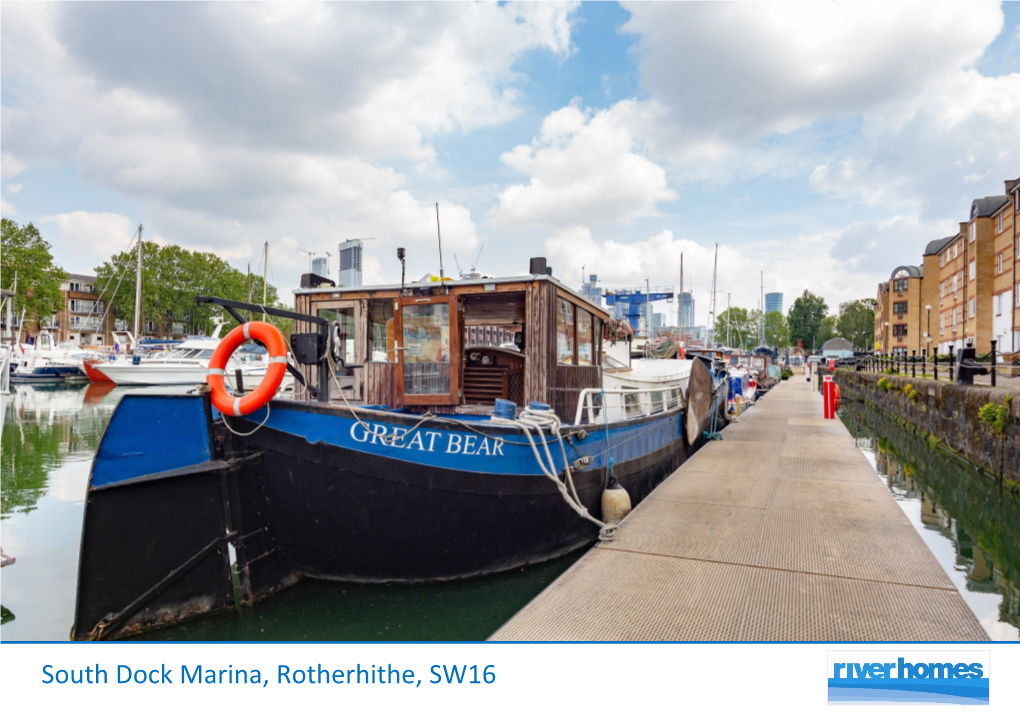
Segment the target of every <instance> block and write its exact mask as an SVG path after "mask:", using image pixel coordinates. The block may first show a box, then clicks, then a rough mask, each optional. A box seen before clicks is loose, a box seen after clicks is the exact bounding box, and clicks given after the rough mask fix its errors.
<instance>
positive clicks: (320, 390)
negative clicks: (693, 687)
mask: <svg viewBox="0 0 1020 727" xmlns="http://www.w3.org/2000/svg"><path fill="white" fill-rule="evenodd" d="M195 303H197V304H198V305H205V304H208V305H218V306H222V307H223V308H224V309H225V310H226V311H227V313H229V314H230V315H231V316H233V317H234V320H236V321H237V322H238V323H247V322H248V321H247V320H245V318H244V317H243V316H242V315H241V314H240V313H238V312H237V311H238V309H240V310H246V311H250V312H252V313H265V314H266V315H270V316H277V317H279V318H289V319H291V320H292V321H302V322H304V323H313V324H315V325H316V326H318V327H319V330H318V336H317V339H318V340H317V341H316V344H317V346H316V347H317V349H318V350H320V351H325V350H326V344H327V342H328V341H329V321H327V320H326V319H325V318H322V317H320V316H310V315H306V314H304V313H295V312H294V311H292V310H282V309H280V308H269V307H268V306H264V305H261V304H259V303H242V302H241V301H238V300H227V299H226V298H217V297H216V296H214V295H196V296H195ZM300 335H313V334H292V338H293V336H300ZM291 348H294V343H293V341H292V342H291ZM300 363H308V362H306V361H301V362H300ZM315 365H317V366H318V367H319V381H320V382H323V381H325V382H328V381H329V379H330V374H329V364H328V363H327V362H326V359H325V357H318V361H317V362H316V364H315ZM287 370H288V371H290V372H291V373H292V374H293V375H294V378H295V379H297V380H298V381H299V382H300V383H301V385H302V386H305V387H306V388H307V389H308V390H309V391H310V392H311V393H312V396H314V397H315V398H316V399H317V400H318V401H321V402H328V401H329V386H328V385H327V386H320V387H315V386H313V385H311V384H309V383H308V382H307V381H305V377H304V374H302V373H301V372H300V371H298V370H297V369H296V368H295V367H294V366H292V365H291V364H289V363H288V364H287Z"/></svg>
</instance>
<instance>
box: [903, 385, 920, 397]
mask: <svg viewBox="0 0 1020 727" xmlns="http://www.w3.org/2000/svg"><path fill="white" fill-rule="evenodd" d="M903 393H904V394H906V395H907V397H908V398H909V399H910V400H911V401H916V400H917V389H915V388H914V386H913V384H907V385H906V386H904V387H903Z"/></svg>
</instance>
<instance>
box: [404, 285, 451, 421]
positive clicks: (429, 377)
mask: <svg viewBox="0 0 1020 727" xmlns="http://www.w3.org/2000/svg"><path fill="white" fill-rule="evenodd" d="M459 318H460V311H459V310H458V309H457V302H456V299H454V298H452V297H450V296H448V295H433V296H429V297H427V298H401V299H399V300H398V301H397V302H396V304H395V305H394V310H393V320H394V328H395V329H396V331H395V333H396V339H397V345H396V353H397V394H398V396H399V399H400V403H401V405H405V406H406V405H411V404H426V405H428V404H446V405H449V404H457V403H459V399H460V368H461V346H460V321H459Z"/></svg>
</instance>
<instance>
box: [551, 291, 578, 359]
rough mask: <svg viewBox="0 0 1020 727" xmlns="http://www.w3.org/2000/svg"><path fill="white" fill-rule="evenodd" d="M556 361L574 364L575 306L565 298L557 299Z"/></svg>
mask: <svg viewBox="0 0 1020 727" xmlns="http://www.w3.org/2000/svg"><path fill="white" fill-rule="evenodd" d="M556 300H557V302H558V304H559V307H558V309H557V312H556V360H557V361H559V362H560V363H561V364H572V363H574V334H575V331H574V304H573V303H571V302H570V301H567V300H563V298H557V299H556Z"/></svg>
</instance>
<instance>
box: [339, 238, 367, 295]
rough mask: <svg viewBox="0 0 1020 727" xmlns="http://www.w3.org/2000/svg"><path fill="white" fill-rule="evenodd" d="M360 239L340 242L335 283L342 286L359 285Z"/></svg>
mask: <svg viewBox="0 0 1020 727" xmlns="http://www.w3.org/2000/svg"><path fill="white" fill-rule="evenodd" d="M361 250H362V242H361V240H345V241H344V242H341V243H340V272H339V273H337V283H338V284H339V285H341V286H343V287H344V288H359V287H361Z"/></svg>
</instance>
